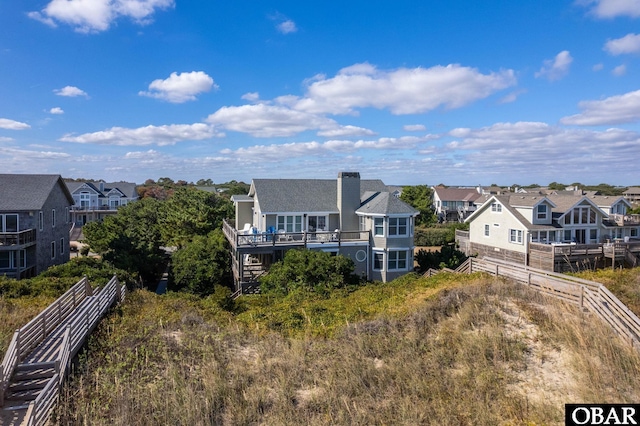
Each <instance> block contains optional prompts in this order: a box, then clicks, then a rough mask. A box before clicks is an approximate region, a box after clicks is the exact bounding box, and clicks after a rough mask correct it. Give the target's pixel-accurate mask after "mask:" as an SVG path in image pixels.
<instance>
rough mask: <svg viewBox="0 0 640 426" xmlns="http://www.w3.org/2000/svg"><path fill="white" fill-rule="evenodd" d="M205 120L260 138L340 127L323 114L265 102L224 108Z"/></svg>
mask: <svg viewBox="0 0 640 426" xmlns="http://www.w3.org/2000/svg"><path fill="white" fill-rule="evenodd" d="M206 121H207V122H208V123H212V124H217V125H220V126H222V127H223V128H225V129H227V130H233V131H235V132H242V133H249V134H250V135H252V136H256V137H261V138H269V137H277V136H293V135H295V134H297V133H300V132H304V131H306V130H316V129H320V130H330V129H335V128H337V127H338V124H337V123H336V122H335V121H334V120H331V119H329V118H326V117H323V116H320V115H316V114H310V113H307V112H304V111H295V110H292V109H290V108H287V107H284V106H276V105H266V104H257V105H242V106H237V107H236V106H231V107H222V108H220V109H219V110H218V111H216V112H214V113H213V114H211V115H209V117H207V120H206Z"/></svg>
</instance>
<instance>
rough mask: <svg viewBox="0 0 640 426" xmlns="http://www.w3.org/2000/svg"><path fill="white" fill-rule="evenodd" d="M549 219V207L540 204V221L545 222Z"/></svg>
mask: <svg viewBox="0 0 640 426" xmlns="http://www.w3.org/2000/svg"><path fill="white" fill-rule="evenodd" d="M546 218H547V205H546V204H540V205H539V206H538V219H540V220H545V219H546Z"/></svg>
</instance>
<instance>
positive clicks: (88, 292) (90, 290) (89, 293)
mask: <svg viewBox="0 0 640 426" xmlns="http://www.w3.org/2000/svg"><path fill="white" fill-rule="evenodd" d="M83 279H84V292H85V293H86V296H85V297H87V296H93V288H91V284H89V278H87V276H86V275H85V276H84V278H83Z"/></svg>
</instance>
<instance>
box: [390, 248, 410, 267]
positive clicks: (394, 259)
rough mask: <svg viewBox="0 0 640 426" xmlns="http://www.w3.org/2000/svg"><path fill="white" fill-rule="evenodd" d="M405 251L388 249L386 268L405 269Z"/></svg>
mask: <svg viewBox="0 0 640 426" xmlns="http://www.w3.org/2000/svg"><path fill="white" fill-rule="evenodd" d="M407 253H408V252H407V251H406V250H403V251H389V253H388V256H389V260H388V268H387V270H389V271H394V270H406V269H407Z"/></svg>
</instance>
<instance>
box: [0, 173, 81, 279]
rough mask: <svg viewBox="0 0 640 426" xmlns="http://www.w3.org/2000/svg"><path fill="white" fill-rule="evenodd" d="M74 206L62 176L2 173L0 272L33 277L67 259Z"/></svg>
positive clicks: (0, 189)
mask: <svg viewBox="0 0 640 426" xmlns="http://www.w3.org/2000/svg"><path fill="white" fill-rule="evenodd" d="M72 205H73V198H72V197H71V194H70V193H69V190H68V188H67V186H66V185H65V183H64V181H63V180H62V178H61V177H60V176H59V175H18V174H5V175H0V275H6V276H8V277H12V278H29V277H33V276H35V275H37V274H39V273H40V272H42V271H44V270H45V269H47V268H49V267H50V266H53V265H59V264H62V263H65V262H67V261H68V260H69V230H70V228H71V217H70V209H71V206H72Z"/></svg>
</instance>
